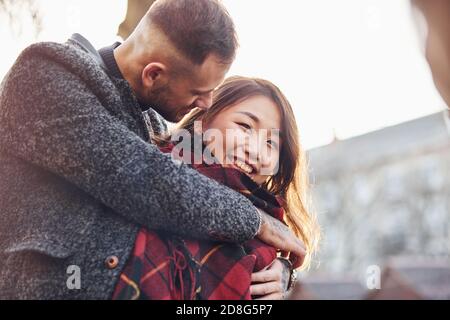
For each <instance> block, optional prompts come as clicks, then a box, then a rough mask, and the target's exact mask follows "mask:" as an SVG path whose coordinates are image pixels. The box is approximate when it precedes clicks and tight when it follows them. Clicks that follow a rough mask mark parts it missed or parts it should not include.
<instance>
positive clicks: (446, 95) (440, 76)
mask: <svg viewBox="0 0 450 320" xmlns="http://www.w3.org/2000/svg"><path fill="white" fill-rule="evenodd" d="M412 4H413V8H414V9H417V10H416V13H418V16H417V17H418V19H417V22H418V24H419V27H420V31H421V34H422V36H423V39H422V40H423V42H424V43H423V46H424V49H425V57H426V59H427V61H428V64H429V65H430V69H431V73H432V75H433V80H434V83H435V85H436V88H437V89H438V91H439V93H440V94H441V96H442V98H443V99H444V101H445V103H446V104H447V107H450V2H449V1H448V0H413V1H412Z"/></svg>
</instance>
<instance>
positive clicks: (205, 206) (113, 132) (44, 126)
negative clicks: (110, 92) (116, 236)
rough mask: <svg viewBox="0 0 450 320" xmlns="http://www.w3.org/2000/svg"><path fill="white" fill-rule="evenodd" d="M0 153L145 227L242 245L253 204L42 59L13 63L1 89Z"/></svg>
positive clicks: (255, 221) (253, 227) (253, 221)
mask: <svg viewBox="0 0 450 320" xmlns="http://www.w3.org/2000/svg"><path fill="white" fill-rule="evenodd" d="M1 90H2V92H1V98H0V106H1V113H2V115H0V147H1V148H2V149H4V150H5V151H6V152H8V153H10V154H12V155H14V156H17V157H18V158H21V159H23V160H25V161H27V162H29V163H32V164H34V165H37V166H39V167H42V168H44V169H46V170H48V171H51V172H53V173H54V174H56V175H58V176H60V177H62V178H64V179H66V180H67V181H69V182H71V183H72V184H74V185H76V186H77V187H78V188H80V189H82V190H84V191H85V192H86V193H88V194H89V195H91V196H92V197H94V198H96V199H98V200H99V201H101V202H102V203H103V204H105V205H106V206H108V207H110V208H112V209H113V210H114V211H115V212H116V213H118V214H120V215H122V216H124V217H125V218H127V219H128V220H131V221H134V222H135V223H137V224H140V225H143V226H145V227H147V228H149V229H154V230H165V231H170V232H174V233H177V234H181V235H189V236H192V237H195V238H199V239H211V238H212V239H220V240H227V241H232V242H243V241H245V240H248V239H250V238H252V237H253V236H254V235H255V234H256V232H257V229H258V225H259V218H258V215H257V212H256V210H255V208H254V207H253V205H252V204H251V202H250V201H249V200H247V199H246V198H245V197H243V196H241V195H239V194H238V193H236V192H234V191H232V190H231V189H229V188H227V187H224V186H221V185H219V184H218V183H217V182H215V181H213V180H210V179H208V178H206V177H204V176H202V175H201V174H199V173H197V172H195V171H194V170H192V169H190V168H188V167H187V166H185V165H181V166H180V165H179V164H175V163H174V162H172V161H171V158H170V156H168V155H164V154H162V153H161V152H160V151H159V150H158V148H157V147H156V146H154V145H151V144H149V143H146V142H145V141H143V140H142V139H141V138H140V137H139V136H137V135H136V134H134V133H133V132H131V131H130V130H129V129H128V128H126V127H125V126H124V125H122V124H121V123H120V122H119V121H118V120H117V119H116V118H114V117H113V116H111V115H110V114H109V113H108V111H107V110H106V109H105V108H104V107H103V106H102V105H101V104H100V102H99V100H98V99H97V97H96V96H95V95H94V94H93V93H92V91H91V90H90V89H89V88H87V87H86V85H85V84H84V83H83V82H82V81H80V79H79V78H78V77H77V76H76V75H74V74H72V73H70V72H69V71H68V70H66V69H65V68H64V67H62V66H61V65H58V64H55V63H52V62H50V61H47V60H44V59H42V58H40V57H32V58H30V57H27V58H26V59H24V58H22V59H20V58H19V61H18V62H17V63H16V64H15V66H14V67H13V69H12V72H11V73H10V74H9V76H8V78H7V79H6V81H5V82H4V83H3V87H2V89H1Z"/></svg>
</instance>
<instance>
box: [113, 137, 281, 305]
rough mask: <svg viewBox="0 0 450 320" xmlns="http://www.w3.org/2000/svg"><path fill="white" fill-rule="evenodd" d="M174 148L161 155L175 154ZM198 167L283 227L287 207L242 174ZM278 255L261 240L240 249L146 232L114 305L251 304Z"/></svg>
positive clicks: (124, 273) (141, 234)
mask: <svg viewBox="0 0 450 320" xmlns="http://www.w3.org/2000/svg"><path fill="white" fill-rule="evenodd" d="M173 147H174V146H173V145H169V146H167V147H165V148H161V150H162V151H163V152H165V153H169V152H171V151H172V150H173ZM192 167H193V168H194V169H196V170H198V171H199V172H200V173H202V174H203V175H205V176H207V177H210V178H212V179H214V180H216V181H218V182H219V183H222V184H224V185H226V186H228V187H230V188H232V189H234V190H236V191H238V192H240V193H241V194H243V195H245V196H246V197H248V199H249V200H250V201H252V203H253V204H254V205H255V206H256V207H258V208H261V209H263V210H264V211H266V212H267V213H269V214H271V215H272V216H273V217H275V218H277V219H279V220H280V221H283V209H282V207H281V201H280V200H279V199H278V198H276V197H275V196H273V195H272V194H270V193H268V192H267V191H266V190H264V189H263V188H260V186H259V185H257V184H256V183H255V182H253V180H252V179H251V178H249V177H248V176H247V175H245V174H243V173H242V172H240V171H239V170H237V169H234V168H227V167H223V166H221V165H218V164H212V165H208V164H205V163H202V164H193V165H192ZM276 255H277V252H276V249H275V248H273V247H270V246H268V245H266V244H264V243H263V242H261V241H259V240H258V239H252V240H249V241H247V242H245V243H243V244H240V245H239V244H231V243H226V242H216V241H198V240H193V239H181V238H180V237H177V236H174V235H173V234H167V233H164V232H152V231H149V230H146V229H141V230H140V232H139V233H138V235H137V238H136V241H135V247H134V249H133V252H132V254H131V256H130V258H129V260H128V261H127V264H126V266H125V268H124V270H123V271H122V274H121V276H120V278H119V281H118V283H117V285H116V287H115V290H114V293H113V297H112V299H114V300H130V299H131V300H137V299H139V300H146V299H149V300H250V299H252V296H251V295H250V284H251V275H252V273H253V272H257V271H260V270H262V269H263V268H265V267H266V266H268V265H269V264H270V263H272V261H273V260H274V259H275V258H276Z"/></svg>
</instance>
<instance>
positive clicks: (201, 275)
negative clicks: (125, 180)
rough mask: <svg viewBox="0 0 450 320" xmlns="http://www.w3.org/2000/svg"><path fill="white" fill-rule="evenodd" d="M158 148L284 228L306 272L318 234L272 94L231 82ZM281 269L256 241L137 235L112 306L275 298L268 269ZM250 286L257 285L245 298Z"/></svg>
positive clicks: (289, 134) (291, 134)
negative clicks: (301, 251)
mask: <svg viewBox="0 0 450 320" xmlns="http://www.w3.org/2000/svg"><path fill="white" fill-rule="evenodd" d="M186 133H190V135H189V137H188V138H186ZM180 137H182V138H184V139H183V141H179V138H180ZM192 137H194V139H193V141H192V140H191V138H192ZM198 137H201V138H202V140H201V142H202V143H200V144H198V143H196V141H195V139H196V138H198ZM155 140H156V141H157V143H158V144H159V145H160V146H161V150H162V151H163V152H167V153H171V154H172V157H174V158H176V159H183V160H184V162H187V163H190V164H191V165H192V167H193V168H194V169H196V170H198V171H199V172H201V173H203V174H204V175H206V176H208V177H210V178H212V179H215V180H216V181H218V182H219V183H223V184H225V185H227V186H228V187H230V188H233V189H235V190H236V191H238V192H241V193H242V194H244V195H245V196H247V197H248V198H249V199H250V200H251V201H252V202H253V203H254V204H255V206H256V207H258V208H260V209H262V210H264V211H266V212H268V213H269V214H271V215H272V216H274V217H275V218H277V219H280V220H281V221H285V222H286V223H287V225H288V226H289V227H291V228H292V229H293V230H294V232H295V233H296V235H297V236H298V237H299V238H300V239H301V240H302V241H303V242H304V243H305V245H306V248H307V256H306V258H305V261H304V263H303V266H302V267H303V268H306V267H307V266H308V265H309V262H310V258H311V255H312V254H313V252H314V250H315V248H316V245H317V242H318V238H319V236H318V235H319V231H318V226H317V223H316V220H315V218H314V216H313V215H312V214H311V212H310V211H309V208H308V197H307V195H308V172H307V168H306V160H305V155H304V152H303V150H302V149H301V147H300V143H299V137H298V130H297V126H296V122H295V117H294V113H293V111H292V108H291V106H290V104H289V102H288V101H287V99H286V98H285V97H284V95H283V94H282V93H281V91H280V90H279V89H278V88H277V87H276V86H274V85H273V84H272V83H270V82H268V81H266V80H261V79H252V78H244V77H232V78H229V79H227V80H226V81H225V82H224V83H223V84H222V85H221V86H220V87H219V88H218V89H217V90H216V91H215V92H214V98H213V105H212V107H211V108H210V109H209V110H207V111H204V110H199V109H196V110H193V111H192V112H191V113H190V114H188V115H187V116H186V117H185V118H184V119H183V120H182V121H181V122H180V123H179V124H178V126H177V129H176V130H175V131H174V132H173V133H172V135H171V136H170V137H159V138H155ZM174 141H175V142H174ZM192 142H194V147H192ZM186 146H188V147H186ZM195 146H200V148H196V147H195ZM198 160H200V161H198ZM224 240H225V241H226V239H224ZM287 261H288V260H287V259H283V257H278V258H277V252H276V250H275V249H274V248H272V247H270V246H268V245H266V244H264V243H262V242H260V241H259V240H257V239H254V240H251V241H248V242H246V243H244V244H242V245H235V244H229V243H226V242H222V243H217V242H211V241H197V240H191V239H180V238H179V237H176V236H173V235H168V234H164V233H161V232H159V233H155V232H149V231H147V230H141V232H140V233H139V235H138V237H137V240H136V247H135V250H134V252H133V256H132V257H131V258H130V261H129V262H128V264H127V266H126V268H125V270H124V272H123V274H122V275H121V278H120V281H119V283H118V285H117V287H116V290H115V293H114V296H113V298H114V299H130V298H134V299H137V298H140V299H251V298H255V297H258V296H265V298H269V299H274V298H277V297H280V295H279V294H278V295H277V293H279V291H280V290H279V288H280V282H281V280H280V277H279V272H278V273H277V272H273V270H280V269H279V266H280V265H282V264H286V263H287ZM277 266H278V267H277ZM271 269H272V272H271ZM252 274H253V275H252ZM255 282H259V283H263V285H254V286H252V288H253V290H250V287H251V284H252V283H255Z"/></svg>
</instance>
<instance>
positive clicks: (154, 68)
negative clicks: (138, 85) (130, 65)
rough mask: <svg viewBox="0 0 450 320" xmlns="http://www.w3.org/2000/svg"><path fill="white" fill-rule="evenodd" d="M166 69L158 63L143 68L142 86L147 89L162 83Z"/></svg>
mask: <svg viewBox="0 0 450 320" xmlns="http://www.w3.org/2000/svg"><path fill="white" fill-rule="evenodd" d="M166 71H167V68H166V66H165V65H164V64H162V63H159V62H152V63H149V64H148V65H146V66H145V68H144V70H143V71H142V85H143V86H144V87H145V88H147V89H150V88H153V87H155V84H156V83H161V84H163V83H164V81H165V80H164V78H165V77H166Z"/></svg>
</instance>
